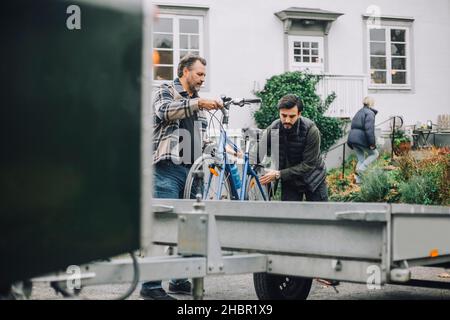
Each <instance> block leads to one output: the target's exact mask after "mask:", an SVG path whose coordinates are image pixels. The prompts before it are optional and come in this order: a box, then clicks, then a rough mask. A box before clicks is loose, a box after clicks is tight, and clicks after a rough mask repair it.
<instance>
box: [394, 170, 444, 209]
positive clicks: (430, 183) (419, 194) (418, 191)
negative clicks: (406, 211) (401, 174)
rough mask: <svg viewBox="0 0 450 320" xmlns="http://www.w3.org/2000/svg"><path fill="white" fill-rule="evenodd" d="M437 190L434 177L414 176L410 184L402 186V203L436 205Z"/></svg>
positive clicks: (406, 183) (404, 183) (400, 189)
mask: <svg viewBox="0 0 450 320" xmlns="http://www.w3.org/2000/svg"><path fill="white" fill-rule="evenodd" d="M436 189H437V187H436V185H435V184H434V179H433V177H430V176H413V177H412V178H411V179H410V180H409V181H408V182H403V183H402V184H401V185H400V188H399V191H400V194H401V198H400V201H401V202H402V203H409V204H424V205H431V204H436V202H435V200H434V199H433V198H435V192H436Z"/></svg>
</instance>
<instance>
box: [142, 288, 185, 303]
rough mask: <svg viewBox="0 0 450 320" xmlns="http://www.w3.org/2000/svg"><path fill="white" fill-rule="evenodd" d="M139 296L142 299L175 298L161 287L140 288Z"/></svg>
mask: <svg viewBox="0 0 450 320" xmlns="http://www.w3.org/2000/svg"><path fill="white" fill-rule="evenodd" d="M140 294H141V297H142V298H143V299H144V300H177V299H175V298H174V297H172V296H169V295H168V294H167V292H166V291H164V289H163V288H158V289H145V288H142V289H141V292H140Z"/></svg>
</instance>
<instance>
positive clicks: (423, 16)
mask: <svg viewBox="0 0 450 320" xmlns="http://www.w3.org/2000/svg"><path fill="white" fill-rule="evenodd" d="M155 3H157V4H173V5H186V6H189V5H202V6H207V7H209V12H208V15H207V19H208V22H207V25H208V38H207V39H206V46H207V47H208V55H209V61H208V62H209V65H208V76H207V81H208V82H209V84H208V91H204V92H202V95H203V96H204V97H218V96H220V95H221V94H226V95H230V96H233V97H249V96H250V97H251V96H252V93H251V92H252V90H253V89H262V88H263V87H264V84H265V80H266V79H268V78H269V77H271V76H273V75H276V74H280V73H283V72H284V71H285V52H284V50H285V43H284V39H285V38H284V36H285V35H284V33H283V24H282V22H281V21H280V20H279V19H278V18H277V17H276V16H275V15H274V13H275V12H278V11H281V10H284V9H287V8H289V7H307V8H320V9H323V10H329V11H335V12H340V13H344V15H343V16H341V17H340V18H338V20H337V21H336V22H335V23H334V24H333V26H332V28H331V31H330V33H329V35H328V56H327V57H326V58H327V59H328V70H327V72H328V73H331V74H342V75H361V74H367V70H366V60H365V59H366V58H365V54H364V50H365V49H364V48H365V46H367V43H365V40H364V39H365V38H364V34H365V32H366V29H365V27H364V25H363V19H362V15H363V14H365V13H366V11H367V8H368V7H369V6H371V5H377V6H379V7H380V9H381V15H388V16H402V17H405V16H406V17H412V18H414V19H415V21H414V23H413V26H414V27H413V43H412V44H411V45H412V51H413V61H412V62H413V63H412V70H413V72H414V78H413V89H412V90H409V91H406V92H399V91H386V90H383V91H381V90H378V91H369V93H370V94H371V95H373V96H374V97H375V99H376V101H377V108H378V109H379V111H380V113H379V116H378V118H377V122H381V121H383V120H385V119H387V118H389V117H390V116H392V115H402V116H404V118H405V122H406V124H415V123H416V122H418V121H420V122H423V123H425V122H426V121H427V120H433V121H435V122H436V120H437V117H438V115H439V114H444V113H447V114H448V113H450V102H449V101H450V82H449V79H448V78H449V75H450V60H449V57H450V1H449V0H433V1H426V0H396V1H392V0H337V1H336V0H314V1H313V0H277V1H260V0H244V1H243V0H225V1H216V0H171V1H170V2H155ZM252 111H254V110H251V109H234V110H232V112H231V125H230V126H231V127H232V128H241V127H246V126H251V125H254V121H253V119H252V117H251V112H252Z"/></svg>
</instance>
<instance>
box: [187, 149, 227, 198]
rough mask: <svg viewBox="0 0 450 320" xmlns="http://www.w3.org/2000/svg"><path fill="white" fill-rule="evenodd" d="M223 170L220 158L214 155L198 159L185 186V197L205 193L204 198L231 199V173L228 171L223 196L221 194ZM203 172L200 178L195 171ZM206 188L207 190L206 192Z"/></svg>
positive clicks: (193, 196) (223, 186)
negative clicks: (220, 182)
mask: <svg viewBox="0 0 450 320" xmlns="http://www.w3.org/2000/svg"><path fill="white" fill-rule="evenodd" d="M222 170H223V165H222V164H221V162H220V160H219V159H217V158H215V157H212V156H204V157H201V158H199V159H197V160H196V161H195V162H194V164H193V165H192V167H191V169H190V170H189V174H188V176H187V179H186V185H185V188H184V199H195V197H196V195H197V194H198V193H200V194H202V195H203V200H218V199H219V200H231V184H230V180H229V179H231V177H230V174H229V173H226V174H225V177H224V181H223V185H222V192H221V196H220V197H218V194H219V177H220V174H221V172H222ZM196 172H203V178H198V177H197V176H196V175H195V173H196ZM205 190H206V192H205Z"/></svg>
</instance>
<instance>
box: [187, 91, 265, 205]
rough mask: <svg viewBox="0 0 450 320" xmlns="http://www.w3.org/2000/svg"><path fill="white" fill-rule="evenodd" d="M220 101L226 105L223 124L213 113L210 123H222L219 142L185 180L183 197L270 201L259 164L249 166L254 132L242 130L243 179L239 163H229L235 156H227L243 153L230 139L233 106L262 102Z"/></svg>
mask: <svg viewBox="0 0 450 320" xmlns="http://www.w3.org/2000/svg"><path fill="white" fill-rule="evenodd" d="M221 99H222V102H223V109H221V111H222V114H223V116H222V120H221V121H220V120H219V119H218V118H217V117H216V116H215V113H210V114H211V121H212V120H213V118H215V119H216V120H218V121H219V123H220V124H221V126H220V136H219V143H218V144H217V145H215V146H214V145H213V146H209V148H208V149H209V152H207V153H204V154H203V155H202V156H201V157H200V158H198V159H197V160H196V161H195V162H194V164H193V165H192V167H191V169H190V171H189V174H188V176H187V179H186V186H185V190H184V198H185V199H192V198H195V197H196V195H197V194H201V195H202V199H203V200H237V201H245V200H251V201H269V200H270V197H269V195H270V187H269V188H265V187H263V186H262V185H261V183H260V181H259V174H258V172H259V171H260V170H261V169H262V167H261V166H260V165H258V164H256V165H253V166H252V165H251V164H250V141H249V140H250V137H249V136H250V135H249V133H252V132H251V130H250V129H243V134H244V136H245V140H244V141H245V152H244V154H243V157H244V159H243V160H244V163H243V170H242V176H239V173H237V171H236V170H237V168H236V167H234V166H235V165H236V164H235V163H234V162H231V161H229V160H230V159H231V158H232V157H231V156H230V157H229V154H228V153H229V152H230V151H234V153H235V156H236V155H237V154H242V151H241V149H240V148H239V147H238V146H237V145H236V144H234V143H233V142H232V141H231V140H230V139H229V137H228V134H227V126H228V123H229V110H230V106H232V105H234V106H239V107H241V108H242V107H244V106H246V105H251V104H254V103H261V100H260V99H240V100H233V99H232V98H229V97H225V96H222V97H221ZM210 123H211V122H210ZM233 173H234V177H235V178H234V179H233ZM237 178H239V179H237ZM239 181H240V183H239ZM239 184H240V185H239Z"/></svg>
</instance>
